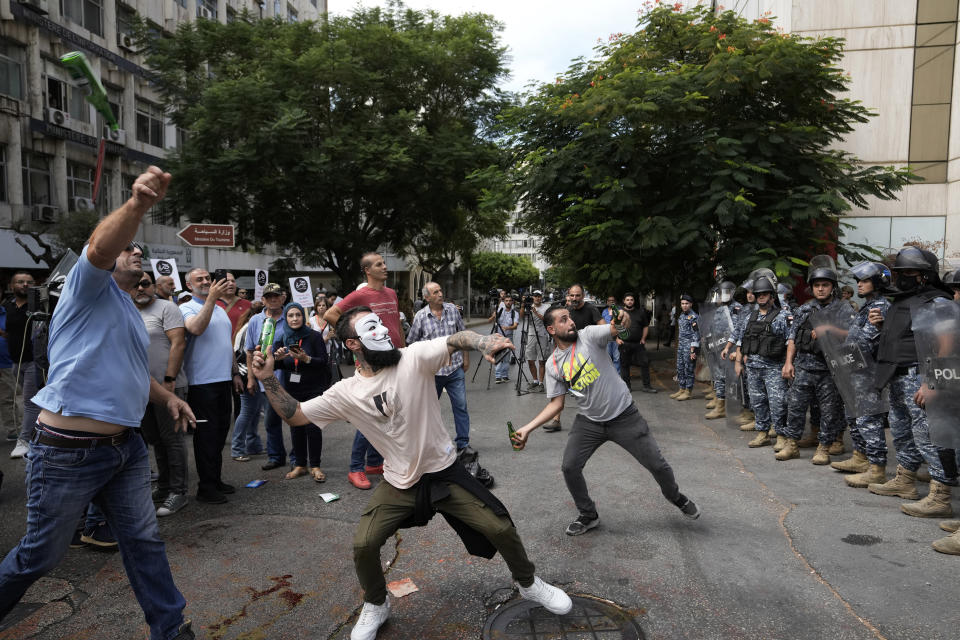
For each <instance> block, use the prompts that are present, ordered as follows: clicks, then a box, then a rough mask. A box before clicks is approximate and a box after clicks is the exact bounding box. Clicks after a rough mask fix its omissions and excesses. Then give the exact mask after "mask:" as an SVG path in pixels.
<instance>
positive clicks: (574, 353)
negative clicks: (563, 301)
mask: <svg viewBox="0 0 960 640" xmlns="http://www.w3.org/2000/svg"><path fill="white" fill-rule="evenodd" d="M610 340H611V336H610V327H609V326H608V325H590V326H587V327H584V328H583V329H580V331H578V332H577V341H576V343H575V344H573V345H571V346H569V347H567V348H566V349H564V350H563V351H561V350H560V349H554V350H553V353H552V354H551V356H550V359H549V360H548V361H547V371H546V373H547V397H548V398H556V397H557V396H562V395H563V394H564V393H566V392H567V390H568V389H569V390H570V392H571V395H573V397H574V398H576V400H577V405H578V406H579V407H580V413H581V414H583V416H584V417H586V418H589V419H590V420H593V421H594V422H607V421H608V420H613V419H614V418H616V417H617V416H619V415H620V414H621V413H623V412H624V411H626V410H627V409H628V408H629V407H630V405H632V404H633V398H632V397H630V391H629V390H628V389H627V385H626V383H625V382H624V381H623V380H621V379H620V374H618V373H617V370H616V369H615V368H614V366H613V361H612V360H611V359H610V355H609V354H608V353H607V344H608V343H609V342H610Z"/></svg>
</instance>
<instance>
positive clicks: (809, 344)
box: [794, 312, 822, 355]
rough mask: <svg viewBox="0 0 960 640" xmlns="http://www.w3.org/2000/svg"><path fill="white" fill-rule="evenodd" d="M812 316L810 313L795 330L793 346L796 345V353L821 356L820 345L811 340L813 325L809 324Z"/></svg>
mask: <svg viewBox="0 0 960 640" xmlns="http://www.w3.org/2000/svg"><path fill="white" fill-rule="evenodd" d="M812 316H813V313H812V312H811V313H810V314H808V315H807V317H806V318H804V320H803V324H801V325H800V327H799V328H798V329H797V339H796V340H794V344H796V345H797V351H800V352H802V353H810V354H813V355H821V354H822V352H821V350H820V345H818V344H817V341H816V340H814V339H813V323H812V322H810V318H811V317H812Z"/></svg>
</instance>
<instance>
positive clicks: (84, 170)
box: [67, 162, 95, 211]
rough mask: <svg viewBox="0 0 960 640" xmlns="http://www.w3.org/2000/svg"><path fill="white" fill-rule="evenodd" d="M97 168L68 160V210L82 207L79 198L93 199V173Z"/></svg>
mask: <svg viewBox="0 0 960 640" xmlns="http://www.w3.org/2000/svg"><path fill="white" fill-rule="evenodd" d="M94 171H95V169H94V168H93V167H88V166H85V165H82V164H76V163H74V162H67V211H77V210H78V209H80V208H82V207H80V206H78V205H77V198H85V199H87V200H92V199H93V174H94Z"/></svg>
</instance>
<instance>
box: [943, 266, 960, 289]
mask: <svg viewBox="0 0 960 640" xmlns="http://www.w3.org/2000/svg"><path fill="white" fill-rule="evenodd" d="M942 280H943V284H945V285H947V286H948V287H960V269H957V270H956V271H947V272H946V273H945V274H943V278H942Z"/></svg>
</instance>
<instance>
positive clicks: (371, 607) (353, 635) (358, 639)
mask: <svg viewBox="0 0 960 640" xmlns="http://www.w3.org/2000/svg"><path fill="white" fill-rule="evenodd" d="M534 586H536V585H534ZM389 616H390V597H389V596H388V597H387V599H386V600H384V601H383V604H371V603H369V602H364V603H363V609H362V610H361V611H360V617H359V618H358V619H357V624H355V625H353V631H351V632H350V640H373V639H374V638H376V637H377V630H378V629H379V628H380V627H381V626H382V625H383V623H384V622H386V621H387V618H388V617H389Z"/></svg>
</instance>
